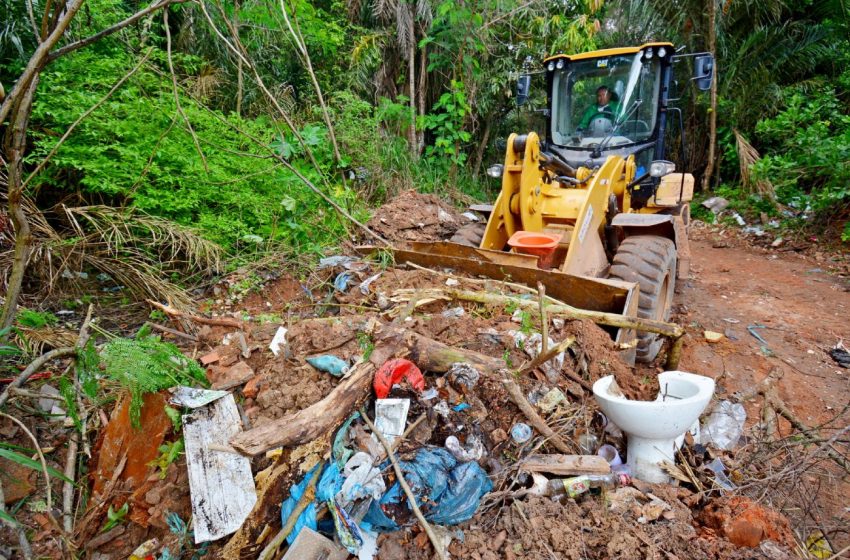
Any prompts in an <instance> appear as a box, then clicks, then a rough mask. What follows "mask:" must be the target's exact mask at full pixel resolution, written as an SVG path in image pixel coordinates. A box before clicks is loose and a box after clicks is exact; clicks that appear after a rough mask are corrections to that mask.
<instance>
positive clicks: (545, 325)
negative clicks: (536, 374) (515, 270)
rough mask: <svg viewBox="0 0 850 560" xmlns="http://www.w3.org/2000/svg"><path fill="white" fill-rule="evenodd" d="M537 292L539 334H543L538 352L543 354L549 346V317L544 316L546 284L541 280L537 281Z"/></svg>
mask: <svg viewBox="0 0 850 560" xmlns="http://www.w3.org/2000/svg"><path fill="white" fill-rule="evenodd" d="M537 293H538V294H539V295H540V323H541V325H542V328H541V329H540V334H541V335H542V336H543V339H542V345H541V347H540V348H541V350H540V353H541V354H545V353H546V350H548V348H549V318H548V317H546V286H544V285H543V282H538V283H537Z"/></svg>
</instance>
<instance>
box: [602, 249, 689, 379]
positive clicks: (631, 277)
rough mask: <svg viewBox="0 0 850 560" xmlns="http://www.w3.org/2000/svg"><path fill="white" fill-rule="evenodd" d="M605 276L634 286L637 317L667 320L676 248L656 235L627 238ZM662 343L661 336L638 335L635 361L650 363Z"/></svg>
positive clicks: (651, 334) (671, 301)
mask: <svg viewBox="0 0 850 560" xmlns="http://www.w3.org/2000/svg"><path fill="white" fill-rule="evenodd" d="M608 277H609V278H616V279H618V280H624V281H626V282H637V283H638V285H639V286H640V298H639V300H638V317H641V318H643V319H655V320H658V321H667V320H669V319H670V309H671V307H672V305H673V291H674V289H675V286H676V246H675V244H674V243H673V241H671V240H670V239H667V238H666V237H660V236H657V235H635V236H633V237H627V238H626V239H625V240H624V241H623V242H622V243H620V247H619V248H618V249H617V254H616V255H614V260H613V262H612V263H611V270H610V271H609V273H608ZM663 343H664V338H663V337H662V336H661V335H658V334H654V333H647V332H638V333H637V349H636V350H637V352H636V356H635V360H636V361H638V362H641V363H651V362H652V361H653V360H654V359H655V357H656V356H658V352H659V350H661V345H662V344H663Z"/></svg>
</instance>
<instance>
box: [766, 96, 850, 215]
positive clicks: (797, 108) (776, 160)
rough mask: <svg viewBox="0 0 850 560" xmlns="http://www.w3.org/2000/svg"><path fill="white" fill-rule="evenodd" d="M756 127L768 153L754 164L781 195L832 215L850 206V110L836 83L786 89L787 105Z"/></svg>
mask: <svg viewBox="0 0 850 560" xmlns="http://www.w3.org/2000/svg"><path fill="white" fill-rule="evenodd" d="M756 133H757V134H758V138H759V140H760V144H761V145H762V146H763V150H764V151H766V152H767V153H768V155H766V156H765V157H763V158H762V159H761V160H760V161H759V162H757V163H756V164H755V165H754V166H753V167H754V169H753V171H754V173H755V175H756V176H757V177H758V178H762V179H767V180H769V181H770V182H772V183H773V185H774V186H775V188H776V194H777V200H778V201H779V202H781V203H783V204H787V205H790V206H792V207H794V208H797V209H799V210H805V209H806V208H811V210H813V211H814V212H816V213H819V214H821V215H826V216H835V215H843V214H846V213H847V212H848V210H850V115H848V114H847V110H846V107H845V106H844V104H843V103H842V102H841V101H840V100H839V99H838V97H837V95H836V92H835V90H834V89H832V88H829V87H825V88H821V89H818V90H816V91H813V92H808V93H805V92H803V91H802V90H801V89H799V88H794V89H791V90H789V91H787V92H786V107H785V109H784V110H783V111H781V112H780V113H778V114H777V115H776V116H775V117H772V118H769V119H763V120H762V121H760V122H759V123H758V125H757V126H756Z"/></svg>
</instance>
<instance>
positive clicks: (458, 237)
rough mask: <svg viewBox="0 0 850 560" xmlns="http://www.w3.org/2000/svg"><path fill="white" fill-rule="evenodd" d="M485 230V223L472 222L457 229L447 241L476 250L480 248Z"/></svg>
mask: <svg viewBox="0 0 850 560" xmlns="http://www.w3.org/2000/svg"><path fill="white" fill-rule="evenodd" d="M485 229H487V224H486V223H482V222H472V223H471V224H466V225H465V226H462V227H461V228H460V229H458V230H457V231H456V232H455V234H454V235H452V237H451V239H450V240H449V241H451V242H452V243H457V244H459V245H466V246H467V247H475V248H478V247H480V246H481V240H482V239H484V230H485Z"/></svg>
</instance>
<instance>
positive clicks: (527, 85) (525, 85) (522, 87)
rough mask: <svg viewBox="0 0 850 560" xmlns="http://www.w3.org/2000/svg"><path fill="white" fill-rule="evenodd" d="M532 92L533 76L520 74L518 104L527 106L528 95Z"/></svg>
mask: <svg viewBox="0 0 850 560" xmlns="http://www.w3.org/2000/svg"><path fill="white" fill-rule="evenodd" d="M530 90H531V75H529V74H520V76H519V78H517V81H516V104H517V106H518V107H519V106H521V105H525V103H526V102H527V101H528V93H529V91H530Z"/></svg>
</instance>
